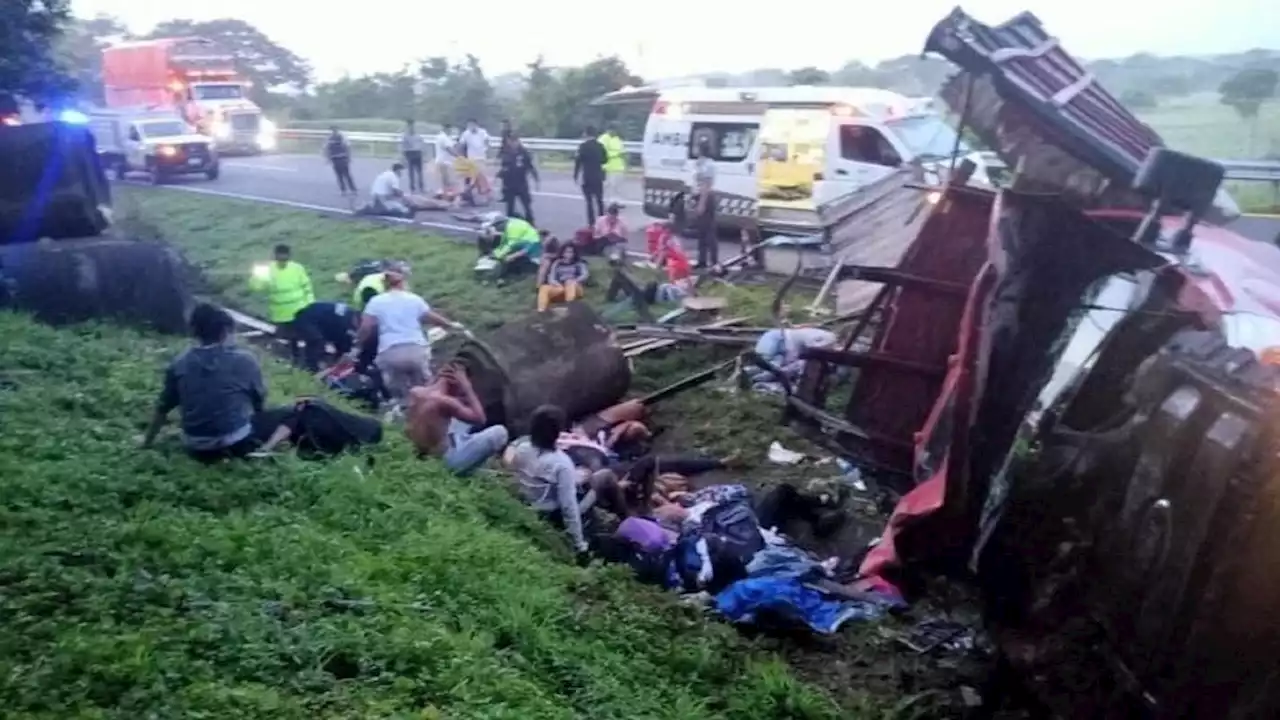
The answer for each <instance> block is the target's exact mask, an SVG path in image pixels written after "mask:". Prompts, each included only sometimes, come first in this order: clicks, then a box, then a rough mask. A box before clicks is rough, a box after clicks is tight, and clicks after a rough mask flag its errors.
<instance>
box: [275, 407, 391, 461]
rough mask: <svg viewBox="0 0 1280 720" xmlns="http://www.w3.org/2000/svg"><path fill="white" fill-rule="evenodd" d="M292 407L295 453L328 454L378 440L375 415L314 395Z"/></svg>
mask: <svg viewBox="0 0 1280 720" xmlns="http://www.w3.org/2000/svg"><path fill="white" fill-rule="evenodd" d="M294 410H295V412H296V413H297V418H296V423H297V425H296V431H295V437H294V443H295V444H296V445H297V447H298V456H299V457H302V458H306V459H318V458H324V457H332V456H334V455H338V454H341V453H344V452H347V451H348V450H356V449H358V448H360V447H363V446H366V445H377V444H378V443H380V442H382V423H381V422H379V421H378V420H377V419H375V418H371V417H368V416H366V415H357V414H355V413H349V412H346V411H345V410H339V409H338V408H336V407H334V406H332V405H330V404H329V403H327V402H325V401H323V400H317V399H315V398H307V399H305V400H302V401H300V402H299V403H298V404H297V405H296V406H295V408H294Z"/></svg>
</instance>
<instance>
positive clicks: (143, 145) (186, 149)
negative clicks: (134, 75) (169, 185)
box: [89, 109, 219, 185]
mask: <svg viewBox="0 0 1280 720" xmlns="http://www.w3.org/2000/svg"><path fill="white" fill-rule="evenodd" d="M89 130H90V132H92V133H93V136H94V141H95V142H96V143H97V145H98V155H99V156H100V157H101V158H102V165H103V168H105V169H107V170H109V171H112V172H114V173H115V176H116V178H117V179H120V180H123V179H124V178H125V177H127V176H128V175H129V173H134V172H141V173H146V174H147V176H148V177H149V178H150V179H151V182H152V183H153V184H156V185H159V184H160V183H163V182H164V181H165V180H167V179H170V178H173V177H176V176H180V175H204V176H205V177H206V178H208V179H210V180H216V179H217V177H218V172H219V164H218V150H217V143H216V142H215V141H214V140H213V139H212V138H210V137H208V136H207V135H201V134H199V133H197V132H196V131H195V129H194V128H192V127H191V126H190V125H188V124H187V122H186V121H185V120H183V119H182V117H181V116H179V115H178V114H177V113H174V112H154V111H152V112H148V111H137V112H130V111H127V110H114V109H113V110H97V111H94V112H92V113H90V114H89Z"/></svg>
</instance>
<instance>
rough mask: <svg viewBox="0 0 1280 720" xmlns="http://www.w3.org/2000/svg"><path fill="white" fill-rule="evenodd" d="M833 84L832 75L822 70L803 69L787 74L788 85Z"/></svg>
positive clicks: (809, 67) (811, 67)
mask: <svg viewBox="0 0 1280 720" xmlns="http://www.w3.org/2000/svg"><path fill="white" fill-rule="evenodd" d="M830 82H831V73H829V72H827V71H826V70H823V69H821V68H816V67H813V66H812V65H810V66H808V67H802V68H799V69H798V70H792V71H791V72H790V73H788V74H787V84H788V85H826V84H828V83H830Z"/></svg>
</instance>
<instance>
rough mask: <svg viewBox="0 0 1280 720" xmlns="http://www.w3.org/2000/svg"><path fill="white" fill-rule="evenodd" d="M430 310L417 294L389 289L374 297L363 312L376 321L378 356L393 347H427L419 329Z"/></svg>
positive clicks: (425, 336)
mask: <svg viewBox="0 0 1280 720" xmlns="http://www.w3.org/2000/svg"><path fill="white" fill-rule="evenodd" d="M430 310H431V307H430V306H429V305H427V301H426V300H423V299H422V297H421V296H420V295H417V294H415V293H412V292H409V291H408V290H400V289H393V290H388V291H386V292H384V293H382V294H380V295H376V296H374V298H373V299H372V300H370V301H369V304H368V305H365V308H364V313H365V315H368V316H370V317H372V318H374V319H375V320H377V321H378V354H379V355H381V354H382V353H384V352H386V351H387V350H388V349H390V348H392V347H395V346H397V345H424V346H425V345H427V344H428V343H427V334H426V333H425V332H424V331H423V329H422V323H423V320H424V316H425V315H426V314H427V313H428V312H430Z"/></svg>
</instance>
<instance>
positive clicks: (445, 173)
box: [435, 123, 458, 198]
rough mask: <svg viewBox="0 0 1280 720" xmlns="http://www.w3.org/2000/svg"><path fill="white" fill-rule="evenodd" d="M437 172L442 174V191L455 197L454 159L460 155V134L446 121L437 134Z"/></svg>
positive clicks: (448, 196)
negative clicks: (455, 132)
mask: <svg viewBox="0 0 1280 720" xmlns="http://www.w3.org/2000/svg"><path fill="white" fill-rule="evenodd" d="M435 143H436V173H437V174H438V175H439V176H440V192H441V193H443V194H444V195H445V197H447V198H451V197H453V161H454V160H456V159H457V157H458V136H457V135H456V134H454V132H453V126H452V125H450V124H449V123H445V124H444V127H442V128H440V133H439V134H438V135H436V140H435Z"/></svg>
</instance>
